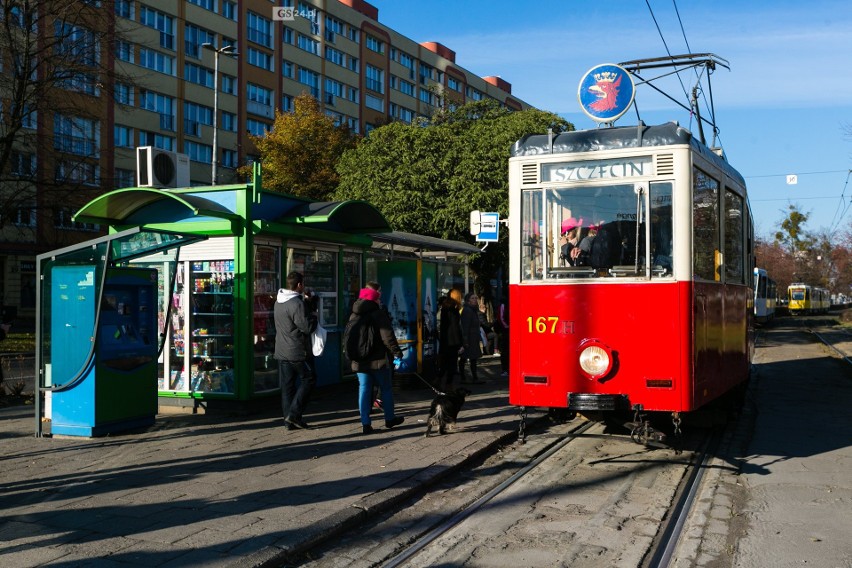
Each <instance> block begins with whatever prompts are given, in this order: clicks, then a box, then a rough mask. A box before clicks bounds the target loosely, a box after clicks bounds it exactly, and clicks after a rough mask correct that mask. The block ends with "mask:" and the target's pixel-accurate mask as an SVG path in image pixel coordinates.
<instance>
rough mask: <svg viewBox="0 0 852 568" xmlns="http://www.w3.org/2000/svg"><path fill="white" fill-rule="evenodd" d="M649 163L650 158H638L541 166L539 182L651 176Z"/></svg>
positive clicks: (650, 161)
mask: <svg viewBox="0 0 852 568" xmlns="http://www.w3.org/2000/svg"><path fill="white" fill-rule="evenodd" d="M651 163H652V160H651V156H638V157H635V158H617V159H614V160H594V161H586V162H557V163H553V164H542V165H541V181H543V182H544V181H585V180H589V179H613V178H629V177H636V176H646V175H650V174H651Z"/></svg>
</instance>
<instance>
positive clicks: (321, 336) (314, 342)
mask: <svg viewBox="0 0 852 568" xmlns="http://www.w3.org/2000/svg"><path fill="white" fill-rule="evenodd" d="M327 336H328V332H327V331H326V330H325V328H324V327H323V326H321V325H320V324H317V329H316V331H314V332H313V333H312V334H311V350H312V351H313V352H314V356H316V357H319V356H320V355H322V352H323V351H324V350H325V339H326V337H327Z"/></svg>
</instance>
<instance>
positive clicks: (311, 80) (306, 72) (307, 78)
mask: <svg viewBox="0 0 852 568" xmlns="http://www.w3.org/2000/svg"><path fill="white" fill-rule="evenodd" d="M299 82H300V83H301V84H303V85H305V86H307V87H308V88H309V89H310V93H311V96H313V97H314V98H315V99H319V97H320V91H319V89H320V87H319V85H320V76H319V74H318V73H315V72H313V71H311V70H310V69H303V68H301V67H300V68H299Z"/></svg>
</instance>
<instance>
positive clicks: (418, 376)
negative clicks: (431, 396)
mask: <svg viewBox="0 0 852 568" xmlns="http://www.w3.org/2000/svg"><path fill="white" fill-rule="evenodd" d="M414 376H415V377H417V378H418V379H420V380H421V381H423V384H425V385H426V386H427V387H429V388H430V389H432V392H434V393H435V394H436V395H438V396H445V395H446V394H447V393H445V392H441V391H439V390H438V389H436V388H435V387H434V386H432V383H430V382H429V381H427V380H426V379H424V378H423V377H421V376H420V375H419V374H418V373H414Z"/></svg>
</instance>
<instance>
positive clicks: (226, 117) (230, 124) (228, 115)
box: [222, 110, 237, 132]
mask: <svg viewBox="0 0 852 568" xmlns="http://www.w3.org/2000/svg"><path fill="white" fill-rule="evenodd" d="M222 130H227V131H228V132H236V131H237V115H236V114H234V113H232V112H227V111H224V110H223V111H222Z"/></svg>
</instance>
